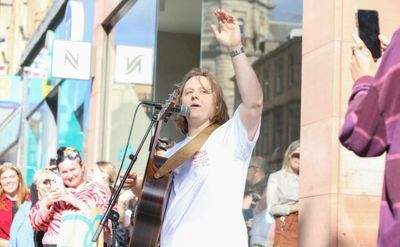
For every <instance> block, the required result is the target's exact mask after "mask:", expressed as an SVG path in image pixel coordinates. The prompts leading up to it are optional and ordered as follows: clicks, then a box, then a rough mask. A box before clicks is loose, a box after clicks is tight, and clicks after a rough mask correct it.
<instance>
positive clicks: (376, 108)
mask: <svg viewBox="0 0 400 247" xmlns="http://www.w3.org/2000/svg"><path fill="white" fill-rule="evenodd" d="M380 40H381V42H382V43H383V48H386V49H384V53H383V56H382V57H381V59H380V60H378V61H377V62H375V61H374V59H373V57H372V55H371V52H370V51H369V49H368V48H367V47H366V46H365V44H364V42H363V41H362V40H361V39H360V38H359V37H358V36H357V35H355V36H354V44H353V55H352V59H351V66H350V68H351V75H352V78H353V80H354V85H353V88H352V92H351V95H350V99H349V105H348V110H347V112H346V115H345V121H344V123H343V125H342V128H341V130H340V134H339V139H340V142H341V143H342V145H343V146H344V147H346V148H347V149H349V150H351V151H353V152H354V153H355V154H357V155H358V156H361V157H373V156H379V155H381V154H383V153H385V152H386V164H385V172H384V181H383V190H382V199H381V200H382V201H381V204H380V220H379V233H378V246H385V247H388V246H389V247H390V246H400V234H399V232H400V206H399V205H400V183H399V181H400V138H399V135H400V117H399V116H400V88H399V87H400V55H399V54H400V29H398V30H397V31H396V32H395V33H394V35H393V37H392V39H391V41H390V43H389V44H388V45H387V43H386V41H385V40H384V39H382V38H380ZM386 45H387V47H386Z"/></svg>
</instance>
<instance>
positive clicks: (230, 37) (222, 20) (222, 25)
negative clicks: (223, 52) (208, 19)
mask: <svg viewBox="0 0 400 247" xmlns="http://www.w3.org/2000/svg"><path fill="white" fill-rule="evenodd" d="M214 15H215V17H217V19H218V24H219V30H218V28H217V26H215V25H214V24H211V30H212V31H213V33H214V36H215V38H216V39H217V41H218V42H219V43H220V45H222V46H224V47H226V48H228V49H229V50H233V49H237V48H240V47H242V42H241V35H240V28H239V24H238V22H237V20H236V18H235V17H234V16H233V15H231V14H229V13H228V12H226V11H225V10H222V9H217V10H215V11H214Z"/></svg>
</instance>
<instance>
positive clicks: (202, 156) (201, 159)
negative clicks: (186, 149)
mask: <svg viewBox="0 0 400 247" xmlns="http://www.w3.org/2000/svg"><path fill="white" fill-rule="evenodd" d="M202 166H210V158H209V157H208V153H207V151H206V150H200V151H197V152H196V153H195V154H194V155H193V167H194V168H196V167H202Z"/></svg>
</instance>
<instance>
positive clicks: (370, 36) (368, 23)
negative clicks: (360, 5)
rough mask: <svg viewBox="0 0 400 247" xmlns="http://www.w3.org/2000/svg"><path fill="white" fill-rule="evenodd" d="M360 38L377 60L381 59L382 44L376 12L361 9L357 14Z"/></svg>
mask: <svg viewBox="0 0 400 247" xmlns="http://www.w3.org/2000/svg"><path fill="white" fill-rule="evenodd" d="M356 26H357V29H358V36H359V37H360V39H361V40H362V41H363V42H364V44H365V46H366V47H367V48H368V49H369V50H370V52H371V54H372V57H373V58H374V59H375V60H376V59H378V58H379V57H381V55H382V54H381V43H380V40H379V38H378V36H379V20H378V12H377V11H376V10H367V9H359V10H357V13H356Z"/></svg>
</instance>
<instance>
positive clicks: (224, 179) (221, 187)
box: [160, 110, 259, 247]
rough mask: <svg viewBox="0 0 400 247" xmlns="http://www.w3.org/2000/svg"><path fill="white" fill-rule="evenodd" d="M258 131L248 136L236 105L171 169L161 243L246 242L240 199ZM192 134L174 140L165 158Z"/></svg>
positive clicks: (181, 246)
mask: <svg viewBox="0 0 400 247" xmlns="http://www.w3.org/2000/svg"><path fill="white" fill-rule="evenodd" d="M258 134H259V128H258V130H257V134H256V136H255V138H254V139H253V140H252V141H249V140H248V136H247V131H246V129H245V127H244V126H243V123H242V122H241V120H240V118H239V112H238V110H236V112H235V113H234V116H233V117H232V119H231V120H229V121H228V122H226V123H225V124H223V125H222V126H220V127H219V128H218V129H216V130H215V131H214V132H213V133H212V134H211V135H210V136H209V138H208V140H207V141H206V142H205V143H204V145H203V146H202V147H201V149H200V150H199V151H198V152H196V153H195V154H194V156H193V157H192V158H190V159H188V160H187V161H186V162H184V163H183V164H182V165H181V166H179V167H178V168H177V169H175V170H174V171H173V184H172V189H171V194H170V198H169V202H168V206H167V210H166V214H165V218H164V222H163V226H162V230H161V238H160V244H161V247H187V246H191V247H197V246H198V247H200V246H201V247H206V246H207V247H210V246H211V247H212V246H238V247H241V246H243V247H245V246H247V244H248V242H247V231H246V226H245V223H244V219H243V215H242V201H243V192H244V185H245V181H246V174H247V168H248V165H249V162H250V158H251V153H252V150H253V148H254V146H255V144H256V141H257V138H258ZM192 138H193V137H187V138H186V139H184V140H183V141H181V142H179V143H177V144H176V145H175V146H174V147H173V148H172V149H171V150H170V151H169V152H168V153H167V156H168V157H170V156H171V155H172V154H173V153H175V152H176V151H177V150H179V149H180V148H181V147H182V146H184V145H185V144H186V143H187V142H189V141H190V140H191V139H192Z"/></svg>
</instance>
